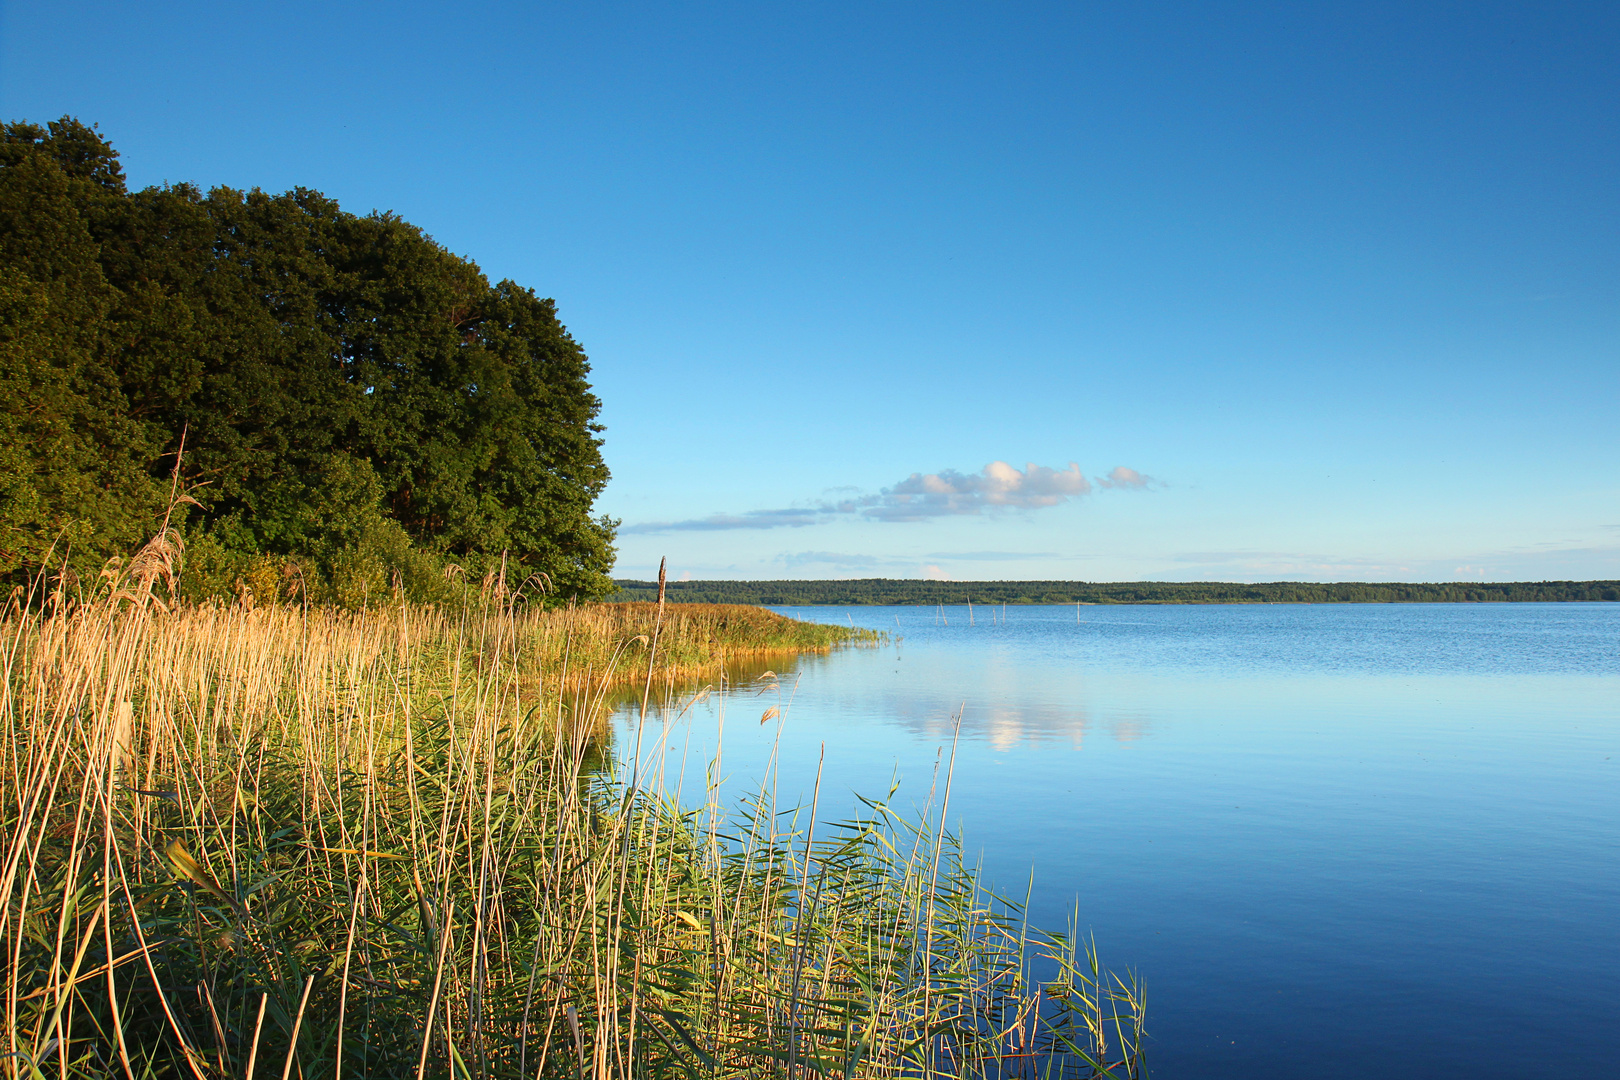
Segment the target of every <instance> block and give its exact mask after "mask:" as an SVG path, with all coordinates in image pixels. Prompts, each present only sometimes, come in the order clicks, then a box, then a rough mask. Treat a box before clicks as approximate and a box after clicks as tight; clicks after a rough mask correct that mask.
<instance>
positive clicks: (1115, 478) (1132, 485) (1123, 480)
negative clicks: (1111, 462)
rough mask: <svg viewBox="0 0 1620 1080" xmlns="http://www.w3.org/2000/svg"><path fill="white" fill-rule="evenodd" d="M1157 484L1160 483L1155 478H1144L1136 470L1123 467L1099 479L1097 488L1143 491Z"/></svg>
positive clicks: (1112, 470)
mask: <svg viewBox="0 0 1620 1080" xmlns="http://www.w3.org/2000/svg"><path fill="white" fill-rule="evenodd" d="M1156 483H1158V481H1156V480H1154V479H1153V477H1151V476H1144V475H1143V474H1141V473H1139V472H1137V471H1136V470H1135V469H1127V468H1126V467H1125V466H1123V465H1119V466H1116V467H1115V468H1113V469H1111V470H1109V473H1108V475H1107V476H1099V477H1098V478H1097V486H1098V487H1100V488H1114V489H1116V490H1126V491H1142V490H1144V489H1145V488H1148V487H1151V486H1152V485H1153V484H1156Z"/></svg>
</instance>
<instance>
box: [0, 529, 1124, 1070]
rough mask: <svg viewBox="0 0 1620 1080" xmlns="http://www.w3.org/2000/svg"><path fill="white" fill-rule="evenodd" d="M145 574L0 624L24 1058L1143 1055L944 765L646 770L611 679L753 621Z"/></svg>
mask: <svg viewBox="0 0 1620 1080" xmlns="http://www.w3.org/2000/svg"><path fill="white" fill-rule="evenodd" d="M140 566H141V564H140V563H139V561H137V563H136V564H135V565H134V567H133V568H132V570H131V575H132V576H131V578H130V579H128V580H126V581H125V582H124V587H123V588H122V589H121V590H118V591H115V594H114V595H112V596H109V597H108V598H107V599H105V600H101V601H98V602H95V603H88V604H83V605H80V606H77V607H73V608H72V609H67V608H66V607H60V608H57V609H55V610H54V611H52V610H50V609H45V610H42V609H40V608H38V607H37V606H36V607H34V608H29V607H27V606H24V605H17V606H14V608H13V610H12V613H11V615H10V617H9V619H8V620H7V621H6V622H5V623H4V624H3V630H4V634H3V642H0V644H3V648H4V660H3V663H4V673H3V674H4V680H3V686H0V729H3V742H0V788H3V791H4V795H3V810H0V814H3V830H4V831H3V843H4V848H3V852H0V855H3V859H4V862H3V863H0V895H3V896H4V898H5V903H4V907H3V909H0V947H3V948H4V951H5V954H4V960H3V961H0V966H3V968H4V971H5V974H4V983H3V988H0V990H3V1008H4V1024H3V1039H4V1046H3V1047H0V1054H4V1057H0V1062H3V1063H4V1064H3V1066H0V1075H4V1076H7V1077H14V1078H19V1080H20V1078H24V1077H27V1078H31V1080H42V1078H45V1077H62V1078H69V1077H105V1076H125V1077H130V1078H144V1077H157V1076H191V1077H196V1078H198V1080H204V1078H209V1080H211V1078H216V1077H231V1078H242V1077H246V1078H250V1080H262V1078H275V1077H281V1078H287V1077H291V1076H298V1077H302V1078H327V1077H333V1078H336V1077H342V1076H350V1077H355V1078H360V1077H367V1078H370V1077H401V1078H403V1077H416V1078H422V1077H514V1078H515V1077H562V1078H575V1080H583V1078H586V1077H589V1078H592V1080H608V1078H618V1077H624V1078H633V1077H664V1076H670V1077H688V1078H693V1080H696V1078H699V1077H704V1078H719V1077H732V1076H743V1075H748V1076H781V1077H810V1076H820V1077H825V1076H831V1075H839V1076H843V1077H855V1076H863V1077H864V1076H874V1077H875V1076H918V1077H931V1076H950V1077H969V1076H973V1077H979V1076H985V1077H988V1076H996V1077H1000V1076H1013V1075H1052V1076H1057V1075H1070V1076H1073V1075H1106V1076H1118V1077H1126V1076H1131V1077H1135V1076H1140V1075H1142V1071H1141V1044H1142V1013H1143V1009H1142V999H1141V995H1140V993H1139V991H1138V990H1137V988H1136V986H1135V985H1134V983H1133V982H1131V981H1130V980H1126V979H1119V978H1115V977H1113V976H1111V975H1109V974H1108V973H1106V972H1105V971H1103V970H1102V969H1101V968H1100V967H1099V966H1098V964H1097V962H1096V956H1095V952H1094V950H1092V949H1090V948H1089V947H1088V946H1086V945H1085V944H1084V943H1082V942H1080V941H1079V940H1078V938H1077V937H1076V935H1075V934H1074V933H1073V932H1072V930H1071V932H1070V933H1069V934H1066V935H1058V934H1043V933H1037V932H1035V931H1033V930H1031V929H1030V928H1028V927H1027V925H1026V924H1025V922H1024V920H1023V919H1022V917H1021V911H1020V906H1019V905H1017V904H1014V903H1011V902H1009V901H1006V900H1004V899H1001V898H998V897H996V896H994V895H991V894H990V893H989V892H988V891H987V890H986V889H985V888H984V887H983V886H982V885H981V883H980V882H979V880H978V878H977V877H976V875H975V873H974V872H973V870H972V869H971V868H970V867H968V866H967V865H965V863H964V861H963V858H962V854H961V850H960V847H959V845H958V844H957V842H956V841H955V839H954V838H953V837H952V836H950V835H949V834H948V833H947V832H946V830H945V829H944V828H943V823H944V822H945V821H946V820H947V815H948V802H949V769H948V768H947V769H946V770H945V773H944V776H943V777H942V778H941V779H940V781H939V783H938V784H937V785H936V790H935V791H934V792H933V793H932V794H931V796H930V798H929V800H928V802H927V804H926V805H925V807H924V808H923V809H922V811H921V812H920V813H919V814H913V815H903V814H899V813H896V812H895V811H894V810H892V809H891V807H890V806H889V805H888V803H887V801H882V800H872V801H863V802H861V803H859V804H858V805H857V807H855V810H854V813H852V814H851V815H850V816H847V817H844V818H841V819H836V820H829V819H826V818H825V817H824V816H823V814H822V808H821V807H820V806H819V796H818V799H817V801H816V802H815V803H813V805H812V807H811V808H809V809H804V808H792V809H781V808H778V807H776V806H774V805H772V804H771V802H770V798H769V791H770V785H769V784H765V785H762V786H761V787H760V788H758V789H757V790H756V791H754V793H753V794H752V795H751V796H747V797H743V798H741V799H730V798H725V797H723V793H722V792H721V791H720V790H719V789H718V786H717V784H716V782H715V781H714V778H713V776H714V775H717V773H718V769H716V770H714V774H712V775H711V777H710V780H709V782H708V784H707V785H706V790H705V802H704V804H703V805H702V806H700V807H696V808H693V807H687V806H683V805H681V804H680V803H679V802H678V801H677V800H676V799H675V797H673V796H672V795H671V794H670V793H669V791H668V785H667V784H666V783H665V778H663V777H662V776H661V775H659V774H657V773H655V772H651V771H648V772H647V774H646V775H642V774H641V770H640V769H639V768H638V769H637V770H635V771H634V772H633V773H632V776H631V777H628V778H627V777H624V776H621V775H618V773H617V772H616V770H615V769H614V768H613V767H612V762H611V760H610V759H611V755H609V754H607V753H606V752H605V749H604V739H605V730H606V726H605V721H606V714H607V712H608V710H609V708H610V706H611V702H612V700H613V698H614V694H615V688H622V687H624V686H625V685H626V684H627V683H634V682H636V681H641V680H643V679H645V680H646V682H647V683H648V685H650V684H651V682H652V681H653V680H652V678H651V677H650V676H651V675H653V674H657V675H658V676H659V677H660V678H664V677H669V678H673V677H674V676H673V675H671V674H670V672H671V671H673V670H675V669H676V668H679V669H681V670H687V669H692V670H697V669H701V668H703V666H704V664H705V663H709V664H711V665H712V664H713V663H715V662H716V660H715V658H716V657H721V658H722V659H721V662H723V661H724V658H725V657H737V656H742V655H745V654H748V653H749V651H750V644H749V643H750V642H751V641H752V642H754V643H755V645H757V644H758V642H759V641H760V640H761V639H762V638H765V639H766V640H769V639H768V636H767V635H764V634H763V633H762V632H761V631H760V629H759V627H760V626H763V625H764V623H763V622H760V621H759V620H758V618H757V617H756V616H753V615H743V614H736V615H726V613H723V612H722V613H711V617H710V621H709V622H708V623H704V622H703V621H702V616H701V613H692V614H691V615H689V616H686V617H687V618H688V619H689V620H690V621H689V622H688V623H687V624H685V625H684V627H683V626H682V625H680V623H679V620H677V619H671V618H669V617H668V616H669V614H670V613H668V612H666V613H665V617H664V618H663V619H660V617H659V615H658V613H657V612H656V611H655V610H654V609H652V608H651V607H643V608H641V609H639V610H636V609H628V608H626V607H625V606H618V605H615V606H612V607H611V608H609V609H606V610H600V611H593V610H592V609H589V608H586V609H579V610H578V611H575V612H567V611H564V612H561V613H558V612H550V613H525V612H524V611H522V610H520V609H519V608H518V607H516V606H514V605H512V604H511V603H505V602H502V600H501V598H500V596H499V595H498V594H492V595H491V597H490V598H489V602H488V603H486V604H484V605H482V606H479V607H475V608H471V609H469V611H467V612H462V613H455V614H448V613H445V612H439V611H433V610H427V609H420V608H412V607H410V606H406V605H401V606H399V607H391V608H390V607H381V608H372V609H370V610H366V611H362V612H357V613H346V612H338V611H321V610H310V611H303V610H300V609H296V608H290V607H272V608H261V609H259V610H251V609H248V608H244V607H240V606H239V607H235V608H225V607H203V608H178V609H174V610H170V609H168V608H166V607H165V606H164V605H163V604H161V603H159V602H158V598H157V596H156V595H154V589H153V585H154V582H158V581H159V580H160V578H161V574H157V573H149V574H148V576H147V577H146V578H144V579H141V578H140V577H139V573H140ZM722 616H723V617H724V618H726V619H734V620H735V621H734V622H731V623H727V624H726V625H723V626H722V625H718V624H717V622H716V620H717V619H720V618H721V617H722ZM773 618H774V617H773ZM749 620H755V621H754V622H752V623H750V622H749ZM750 626H753V627H754V629H752V630H750V629H748V628H749V627H750ZM791 632H792V633H797V631H791ZM726 634H731V635H732V636H731V637H729V638H727V637H725V635H726ZM751 634H752V635H753V636H752V637H750V635H751ZM655 642H656V643H657V644H656V645H655ZM833 643H834V641H832V640H826V641H824V642H823V643H821V644H816V643H810V644H808V645H807V647H829V646H830V645H831V644H833ZM677 646H678V647H677ZM700 646H702V648H700ZM666 647H668V648H669V653H668V654H667V655H669V656H670V657H671V663H670V664H669V665H668V666H662V667H661V666H660V655H659V654H660V653H662V651H663V650H664V648H666ZM773 647H774V646H773ZM704 648H706V649H707V652H704V651H703V649H704ZM763 648H764V647H763V646H760V647H758V648H755V649H754V650H753V651H754V652H756V653H758V652H760V651H761V650H762V649H763ZM775 719H777V721H778V722H779V723H780V722H782V715H781V714H780V713H778V714H776V716H775ZM642 723H643V725H644V729H645V733H644V735H643V738H644V739H645V740H646V742H645V745H642V746H640V747H638V751H639V752H641V753H642V755H643V756H644V757H645V758H646V759H647V760H653V759H654V757H656V758H657V759H658V760H662V753H661V743H660V740H661V739H662V738H663V736H664V735H665V734H667V728H665V727H664V726H663V725H662V723H661V722H660V721H659V720H658V719H657V718H656V717H653V718H645V717H644V718H643V721H642ZM893 794H894V793H893V792H891V793H890V795H889V798H890V799H892V798H893ZM1037 973H1039V977H1037Z"/></svg>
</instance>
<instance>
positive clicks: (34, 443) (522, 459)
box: [0, 120, 614, 598]
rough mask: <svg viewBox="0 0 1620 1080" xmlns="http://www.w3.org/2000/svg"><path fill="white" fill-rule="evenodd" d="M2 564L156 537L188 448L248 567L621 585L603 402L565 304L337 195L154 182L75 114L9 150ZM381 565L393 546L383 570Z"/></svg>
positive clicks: (0, 272) (1, 184)
mask: <svg viewBox="0 0 1620 1080" xmlns="http://www.w3.org/2000/svg"><path fill="white" fill-rule="evenodd" d="M0 365H3V366H0V380H3V387H0V392H4V393H6V400H5V401H4V402H0V425H3V427H0V444H3V449H0V515H3V525H4V529H5V535H4V537H0V570H6V571H11V572H16V571H17V570H18V568H20V567H25V566H27V565H29V564H30V563H31V562H35V561H37V560H38V559H39V558H40V557H41V555H42V553H43V551H44V550H45V549H47V548H48V547H49V546H50V544H51V543H53V542H60V541H61V539H63V538H67V539H69V540H71V541H72V542H73V543H74V544H75V545H77V547H76V549H77V550H79V551H80V552H82V553H83V555H84V557H85V558H98V557H106V556H108V555H111V554H115V553H117V552H119V551H122V550H127V549H128V548H129V547H130V545H131V544H133V543H135V542H137V541H138V540H139V537H140V535H141V534H142V532H143V531H144V530H149V529H150V528H151V526H152V524H153V523H154V522H155V515H156V514H157V513H158V509H159V507H160V505H161V503H162V496H163V492H164V484H163V482H162V481H163V480H164V479H165V478H166V477H167V475H168V472H169V470H170V469H171V468H172V465H173V460H174V458H173V454H174V452H175V450H176V449H177V448H178V445H179V442H180V439H181V436H182V433H184V437H185V446H186V453H185V457H184V461H183V477H184V479H185V480H186V481H187V483H188V484H190V485H192V490H193V492H194V493H195V494H196V495H197V496H198V498H199V500H200V501H201V502H202V504H203V506H202V510H201V512H200V513H194V514H193V519H192V521H191V523H190V525H189V528H188V531H189V532H191V533H192V534H193V535H194V536H196V537H201V538H205V539H206V542H207V543H208V544H210V545H212V548H213V550H216V551H219V552H224V553H240V554H248V555H271V556H281V557H297V558H304V559H310V560H314V562H313V564H312V565H316V566H319V567H323V568H324V570H323V571H322V572H324V573H326V574H328V575H331V574H334V573H336V572H337V570H336V568H337V567H338V566H339V565H340V564H343V560H344V559H348V560H349V561H350V564H352V562H353V559H354V558H356V557H357V555H356V553H357V552H359V551H361V550H362V549H364V550H367V551H371V552H373V554H375V555H376V557H377V558H381V559H382V560H383V561H384V562H387V561H388V560H390V559H392V560H394V561H396V562H397V561H399V560H401V559H403V558H405V554H404V553H406V552H409V553H413V555H414V556H420V555H421V554H422V553H424V552H426V553H432V554H436V555H439V556H443V557H444V558H447V559H461V560H468V559H473V560H476V559H479V558H484V559H491V558H495V557H498V556H501V555H502V554H504V555H505V556H506V557H507V558H508V560H509V562H510V564H511V565H512V566H513V567H522V568H527V569H528V570H531V571H538V572H541V573H543V574H544V575H545V577H546V579H547V580H548V581H549V583H550V585H549V588H550V591H551V593H552V595H554V596H580V597H582V598H586V597H594V596H599V595H603V594H604V593H606V592H608V591H611V589H612V584H611V581H610V579H609V578H608V571H609V570H610V568H611V566H612V561H613V546H612V541H613V529H614V523H613V522H612V521H610V520H608V519H606V518H602V517H597V516H594V515H593V513H592V505H593V503H594V501H595V499H596V497H597V496H598V495H599V494H600V492H601V490H602V488H603V486H604V485H605V484H606V482H607V479H608V472H607V468H606V466H605V465H604V464H603V462H602V457H601V451H600V447H601V438H600V431H601V428H600V426H599V425H598V424H597V423H596V416H597V412H598V409H599V404H600V403H599V402H598V400H597V398H596V397H595V396H594V395H593V394H592V393H591V389H590V385H589V382H588V381H587V376H588V374H589V372H590V366H589V364H588V362H587V360H586V357H585V354H584V353H583V351H582V350H581V349H580V348H579V345H578V344H577V343H576V342H575V341H574V340H573V338H572V337H570V336H569V334H568V332H567V330H566V329H565V328H564V327H563V326H562V324H561V323H560V322H559V321H558V319H557V313H556V308H555V305H554V304H553V303H552V301H550V300H545V299H541V298H539V297H538V296H536V295H535V293H534V292H533V291H532V290H530V289H526V288H523V287H522V286H519V285H517V284H515V283H513V282H510V281H502V282H500V283H499V284H496V285H491V284H490V283H489V281H488V280H487V279H486V278H485V277H484V275H483V274H482V272H481V271H480V270H479V269H478V267H477V266H476V265H474V264H473V263H472V262H470V261H468V260H465V259H462V258H459V257H457V256H455V255H452V254H451V253H449V252H448V251H446V250H445V249H444V248H443V247H441V246H439V245H438V244H436V243H435V242H434V241H433V240H432V239H431V238H429V237H428V236H426V235H425V234H424V233H423V232H422V231H421V230H420V229H418V228H416V227H415V226H412V225H410V224H408V223H407V222H405V221H402V220H400V219H399V218H398V217H396V216H394V215H392V214H379V213H374V214H371V215H369V216H365V217H360V216H356V215H354V214H350V213H346V212H344V211H343V210H341V209H340V208H339V207H338V205H337V203H335V202H334V201H332V200H331V199H328V198H326V197H324V196H322V195H320V194H319V193H317V192H313V191H308V190H305V189H297V190H294V191H290V192H287V193H285V194H282V195H270V194H266V193H264V192H262V191H258V190H252V191H247V192H241V191H234V190H231V189H228V188H215V189H213V190H211V191H209V192H206V193H204V192H202V191H200V190H199V189H197V188H195V187H192V186H189V185H170V186H164V187H156V188H148V189H146V190H143V191H138V192H129V191H127V190H126V188H125V183H124V179H123V175H122V173H121V171H120V169H119V167H118V162H117V157H116V155H115V154H114V153H113V151H112V149H111V148H110V146H108V144H107V143H106V141H105V140H103V139H102V138H101V137H100V136H99V134H97V133H96V132H94V131H92V130H91V129H89V128H86V127H84V126H83V125H82V124H78V123H76V122H74V121H72V120H63V121H60V122H58V123H54V124H51V125H49V127H48V128H40V127H37V126H35V125H30V124H22V123H19V124H10V125H7V126H6V127H5V128H4V129H3V138H0ZM368 557H369V556H368Z"/></svg>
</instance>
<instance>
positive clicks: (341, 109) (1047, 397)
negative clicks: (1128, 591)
mask: <svg viewBox="0 0 1620 1080" xmlns="http://www.w3.org/2000/svg"><path fill="white" fill-rule="evenodd" d="M63 114H73V115H76V116H78V117H79V118H81V119H83V120H86V121H91V122H96V123H98V124H100V126H101V128H102V130H103V131H104V132H105V133H106V134H107V135H108V136H110V137H111V139H112V140H113V141H114V143H115V145H116V146H117V147H118V148H119V149H120V151H121V152H122V154H123V159H124V165H125V168H126V171H127V172H128V174H129V176H130V178H131V180H132V182H134V183H135V184H137V185H145V184H153V183H161V182H164V181H193V182H196V183H199V184H202V185H204V186H211V185H214V184H228V185H231V186H236V187H251V186H259V187H262V188H265V189H267V190H275V191H279V190H284V189H286V188H289V187H292V186H295V185H302V186H306V187H313V188H316V189H319V190H321V191H324V192H326V193H327V194H329V195H331V196H333V197H335V198H337V199H338V200H340V201H341V202H342V204H343V205H344V206H345V207H346V208H347V209H350V210H353V211H356V212H362V213H363V212H366V211H369V210H371V209H373V208H378V209H390V210H394V211H397V212H398V213H400V214H402V215H403V216H404V217H405V218H407V219H408V220H410V221H412V222H414V223H416V224H418V225H420V226H422V227H423V228H425V229H426V230H427V231H428V232H429V233H431V234H432V235H433V236H434V237H435V238H437V239H438V240H439V241H440V242H441V243H443V244H444V245H445V246H447V247H448V248H450V249H451V250H453V251H455V252H457V253H459V254H463V255H467V256H470V257H471V258H473V259H475V260H476V261H477V262H478V263H479V264H480V265H481V266H482V267H483V268H484V270H485V271H486V272H487V273H488V274H489V275H490V276H491V277H492V278H497V279H498V278H502V277H510V278H513V279H515V280H517V281H519V282H521V283H523V284H525V285H530V286H532V287H534V288H536V289H537V290H538V291H539V292H540V293H542V294H543V295H548V296H553V297H555V298H556V299H557V302H558V305H559V310H560V312H561V314H562V317H563V319H564V321H565V322H567V324H568V325H569V327H570V329H571V330H572V331H573V333H574V334H575V336H576V337H577V338H578V339H579V340H580V341H581V342H582V344H583V345H584V346H585V348H586V350H587V352H589V354H590V355H591V357H592V362H593V365H594V379H595V384H596V387H597V389H598V392H599V393H600V394H601V396H602V399H603V402H604V406H603V412H602V419H603V421H604V423H605V424H606V425H607V431H606V440H607V441H606V444H605V447H604V450H605V454H606V456H607V460H608V463H609V465H610V466H611V468H612V470H613V474H614V479H613V482H612V483H611V485H610V486H609V488H608V491H607V493H606V495H605V496H604V498H603V500H602V503H601V509H602V510H603V511H605V512H607V513H610V514H612V515H614V516H615V517H619V518H621V519H622V520H623V523H624V527H623V531H622V535H621V540H620V563H619V572H620V574H621V575H623V576H646V575H648V574H649V573H651V572H652V571H653V569H654V568H655V567H656V566H657V562H658V559H659V557H660V556H661V555H668V556H669V560H670V566H671V569H672V571H673V573H674V574H675V575H676V576H682V575H686V574H690V575H691V576H694V577H699V578H702V577H847V576H893V577H908V576H930V575H931V576H950V577H956V578H1036V577H1039V578H1080V579H1089V580H1119V579H1166V580H1198V579H1217V580H1274V579H1307V580H1349V579H1355V580H1450V579H1454V578H1463V579H1470V578H1471V579H1475V580H1479V579H1482V578H1483V579H1487V580H1504V579H1543V578H1617V577H1620V435H1617V431H1620V422H1617V417H1620V137H1617V136H1620V125H1617V120H1620V8H1617V7H1616V6H1614V5H1612V4H1589V5H1582V4H1556V3H1524V4H1489V3H1457V4H1421V3H1397V4H1376V3H1353V4H1351V3H1346V4H1339V5H1330V4H1308V5H1302V4H1286V3H1279V4H1237V3H1220V4H1214V3H1210V4H1155V3H1125V2H1115V3H1066V4H1012V3H997V4H979V5H965V4H937V3H936V4H901V3H877V4H872V3H867V4H860V5H838V4H815V5H806V4H764V3H750V4H732V5H727V4H702V5H686V4H673V3H660V4H645V5H635V4H612V3H593V4H578V5H569V6H562V5H546V4H535V3H530V4H484V5H460V4H457V5H451V4H409V3H392V4H381V3H374V4H352V3H342V2H328V3H321V4H304V3H281V4H275V5H269V4H236V3H218V2H216V3H209V4H187V3H168V4H163V5H134V4H127V3H79V2H74V0H56V2H53V3H49V4H45V3H34V2H26V3H25V2H9V3H4V4H0V116H3V117H4V118H5V119H23V118H26V119H31V120H36V121H40V120H46V119H52V118H55V117H58V116H61V115H63ZM1114 470H1123V471H1120V472H1115V471H1114Z"/></svg>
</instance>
